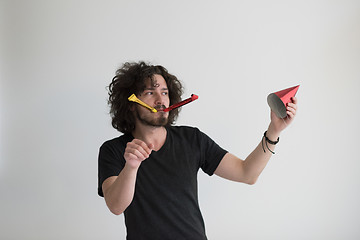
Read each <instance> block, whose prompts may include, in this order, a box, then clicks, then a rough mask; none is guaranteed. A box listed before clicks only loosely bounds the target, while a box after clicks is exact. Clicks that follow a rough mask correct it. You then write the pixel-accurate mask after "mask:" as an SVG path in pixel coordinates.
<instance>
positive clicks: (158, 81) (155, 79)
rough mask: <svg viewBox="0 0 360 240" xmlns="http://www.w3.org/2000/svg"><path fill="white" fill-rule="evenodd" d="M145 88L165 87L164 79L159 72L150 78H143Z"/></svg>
mask: <svg viewBox="0 0 360 240" xmlns="http://www.w3.org/2000/svg"><path fill="white" fill-rule="evenodd" d="M145 87H146V88H158V87H161V88H167V84H166V81H165V79H164V77H163V76H161V75H160V74H154V75H153V76H152V77H151V78H147V79H145Z"/></svg>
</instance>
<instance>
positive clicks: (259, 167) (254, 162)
mask: <svg viewBox="0 0 360 240" xmlns="http://www.w3.org/2000/svg"><path fill="white" fill-rule="evenodd" d="M279 135H280V132H276V131H273V130H272V129H271V128H270V127H269V129H268V131H267V134H266V136H267V137H268V138H269V139H270V140H271V141H276V139H277V138H278V137H279ZM268 148H269V149H270V150H271V151H272V152H274V150H275V145H272V144H269V143H268V144H266V142H265V139H261V142H260V143H259V144H258V145H257V147H256V148H255V149H254V151H252V152H251V153H250V155H249V156H248V157H247V158H246V159H245V161H244V169H245V172H246V174H247V175H248V179H251V181H250V183H255V182H256V180H257V178H258V177H259V175H260V174H261V172H262V171H263V170H264V168H265V166H266V165H267V163H268V162H269V160H270V158H271V156H272V155H273V154H272V153H271V152H270V151H269V149H268ZM264 151H265V152H264Z"/></svg>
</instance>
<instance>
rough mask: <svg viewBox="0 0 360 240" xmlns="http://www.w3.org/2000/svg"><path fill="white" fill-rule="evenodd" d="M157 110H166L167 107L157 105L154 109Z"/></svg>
mask: <svg viewBox="0 0 360 240" xmlns="http://www.w3.org/2000/svg"><path fill="white" fill-rule="evenodd" d="M154 108H155V109H156V110H160V111H161V110H164V109H165V108H166V107H165V105H156V106H155V107H154Z"/></svg>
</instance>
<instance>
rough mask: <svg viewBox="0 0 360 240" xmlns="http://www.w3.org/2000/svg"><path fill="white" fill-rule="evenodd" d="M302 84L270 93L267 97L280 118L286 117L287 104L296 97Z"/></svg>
mask: <svg viewBox="0 0 360 240" xmlns="http://www.w3.org/2000/svg"><path fill="white" fill-rule="evenodd" d="M299 87H300V85H297V86H295V87H291V88H287V89H284V90H281V91H278V92H275V93H270V94H269V96H268V97H267V102H268V104H269V106H270V108H271V110H273V111H274V112H275V114H276V116H278V117H279V118H284V117H286V115H287V114H286V106H287V104H288V103H289V102H291V98H292V97H294V96H295V95H296V93H297V91H298V89H299Z"/></svg>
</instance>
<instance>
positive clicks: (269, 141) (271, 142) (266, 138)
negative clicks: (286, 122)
mask: <svg viewBox="0 0 360 240" xmlns="http://www.w3.org/2000/svg"><path fill="white" fill-rule="evenodd" d="M266 133H267V131H265V132H264V137H265V140H266V142H268V143H270V144H272V145H276V144H277V143H278V142H279V140H280V138H279V137H278V139H277V140H276V141H275V142H274V141H271V140H270V139H268V137H267V136H266Z"/></svg>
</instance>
